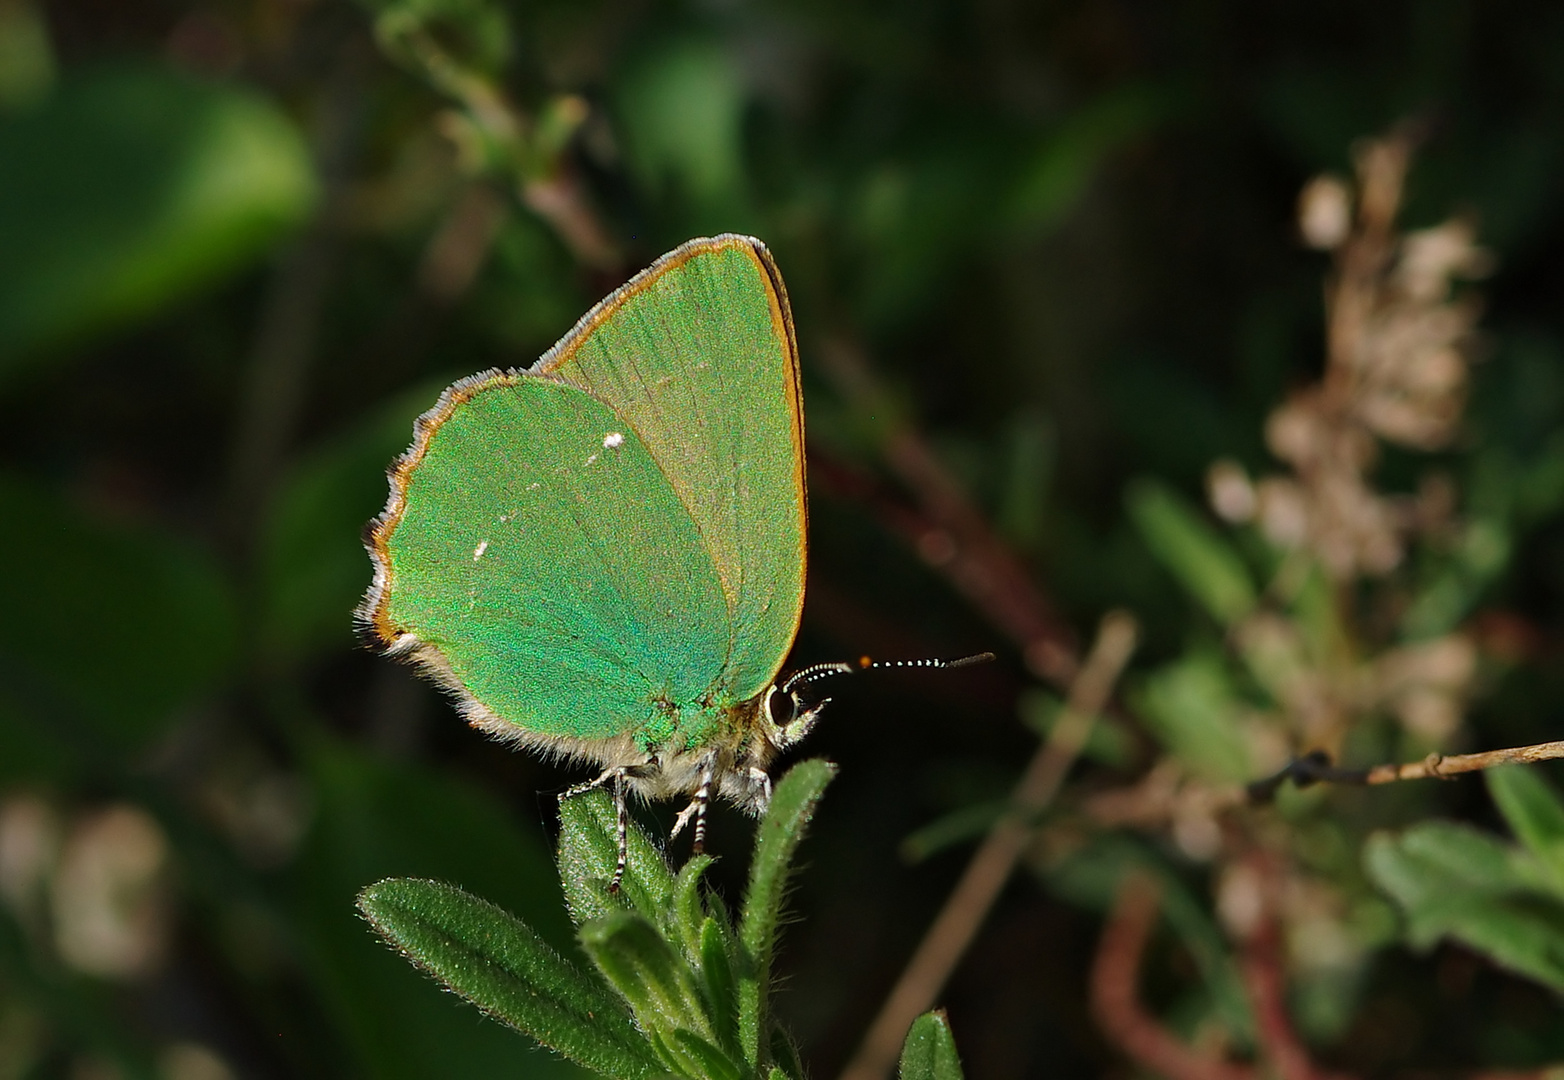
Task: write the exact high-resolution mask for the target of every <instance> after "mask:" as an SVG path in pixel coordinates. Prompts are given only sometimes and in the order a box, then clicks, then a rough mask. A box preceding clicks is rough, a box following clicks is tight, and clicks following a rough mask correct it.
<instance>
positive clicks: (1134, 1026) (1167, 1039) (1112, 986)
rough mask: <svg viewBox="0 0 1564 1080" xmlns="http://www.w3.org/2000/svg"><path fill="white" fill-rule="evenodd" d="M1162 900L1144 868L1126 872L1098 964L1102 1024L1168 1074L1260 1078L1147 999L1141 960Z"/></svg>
mask: <svg viewBox="0 0 1564 1080" xmlns="http://www.w3.org/2000/svg"><path fill="white" fill-rule="evenodd" d="M1158 900H1159V897H1158V890H1157V886H1156V884H1155V883H1154V882H1152V881H1151V880H1150V879H1149V878H1147V877H1146V876H1144V875H1142V874H1130V875H1128V876H1126V877H1125V879H1124V881H1123V883H1122V884H1121V885H1120V886H1119V895H1118V899H1117V900H1116V901H1115V903H1114V905H1113V911H1112V913H1110V914H1109V916H1108V922H1107V925H1105V926H1104V927H1103V931H1102V939H1101V941H1100V942H1099V943H1098V946H1097V958H1096V960H1095V961H1094V962H1093V964H1092V973H1091V1008H1092V1015H1093V1016H1094V1017H1095V1018H1096V1020H1097V1024H1098V1026H1099V1027H1101V1028H1102V1030H1103V1033H1104V1034H1105V1035H1107V1036H1108V1038H1109V1039H1110V1040H1112V1042H1113V1043H1114V1045H1115V1046H1117V1047H1118V1048H1119V1049H1120V1050H1122V1051H1123V1052H1124V1053H1125V1054H1126V1055H1127V1056H1128V1057H1130V1058H1131V1059H1132V1060H1133V1061H1134V1062H1135V1063H1136V1064H1138V1065H1140V1066H1141V1067H1142V1068H1144V1069H1146V1070H1147V1071H1149V1072H1153V1073H1156V1074H1157V1075H1159V1076H1162V1077H1165V1078H1166V1080H1257V1076H1258V1074H1257V1073H1256V1070H1255V1069H1254V1068H1253V1067H1251V1066H1248V1065H1239V1064H1236V1063H1234V1062H1229V1061H1223V1060H1221V1059H1220V1058H1213V1057H1210V1056H1208V1055H1205V1054H1202V1053H1200V1052H1199V1051H1197V1050H1196V1049H1194V1048H1193V1047H1191V1046H1190V1045H1188V1044H1187V1043H1185V1042H1184V1041H1183V1040H1182V1039H1180V1038H1178V1036H1176V1035H1174V1034H1173V1033H1172V1032H1171V1031H1169V1030H1168V1029H1167V1028H1165V1027H1163V1026H1162V1024H1161V1023H1160V1022H1159V1021H1158V1020H1157V1018H1156V1017H1154V1016H1152V1015H1151V1014H1150V1013H1149V1012H1147V1011H1146V1009H1145V1008H1144V1007H1143V1006H1142V1005H1141V1003H1140V993H1139V990H1138V986H1139V983H1140V961H1141V957H1142V956H1143V955H1144V954H1145V951H1146V943H1147V941H1148V940H1150V938H1151V931H1152V928H1153V927H1154V926H1155V925H1156V922H1157V912H1158V907H1159V905H1158ZM1289 1080H1290V1078H1289Z"/></svg>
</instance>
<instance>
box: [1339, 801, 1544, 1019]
mask: <svg viewBox="0 0 1564 1080" xmlns="http://www.w3.org/2000/svg"><path fill="white" fill-rule="evenodd" d="M1364 864H1365V866H1366V868H1367V869H1368V872H1369V876H1370V877H1371V878H1372V879H1373V880H1374V882H1375V883H1376V884H1377V885H1379V887H1380V888H1382V889H1383V890H1385V892H1387V893H1389V894H1390V896H1391V897H1392V898H1393V899H1394V900H1395V901H1396V903H1397V904H1398V905H1399V906H1400V907H1401V909H1402V911H1403V913H1404V914H1405V916H1406V920H1407V938H1408V940H1409V941H1410V942H1411V943H1412V944H1413V945H1415V946H1418V947H1420V948H1427V947H1429V946H1431V945H1433V944H1434V943H1435V942H1437V941H1438V940H1439V939H1440V938H1443V937H1447V936H1448V937H1453V938H1456V939H1458V940H1460V941H1462V942H1464V943H1465V944H1467V945H1469V946H1470V947H1472V948H1474V949H1477V950H1478V951H1480V952H1483V953H1486V954H1487V955H1488V956H1490V957H1492V958H1493V960H1494V961H1495V962H1496V963H1498V964H1501V965H1503V966H1504V967H1507V968H1510V969H1511V970H1514V971H1517V972H1520V973H1521V974H1523V975H1527V976H1529V977H1531V978H1533V979H1536V980H1537V981H1539V982H1542V983H1545V984H1546V985H1549V986H1552V987H1554V988H1555V989H1564V905H1561V904H1560V903H1558V902H1557V900H1555V899H1552V898H1550V897H1548V896H1546V895H1545V894H1543V893H1541V892H1539V891H1538V888H1537V887H1538V885H1539V883H1540V881H1541V877H1542V876H1541V875H1540V874H1539V873H1538V872H1537V871H1536V869H1535V864H1534V862H1533V860H1532V859H1531V858H1530V857H1529V856H1528V855H1527V854H1526V853H1524V852H1522V851H1520V850H1518V849H1514V848H1511V847H1509V846H1508V845H1505V844H1502V843H1500V842H1499V841H1498V840H1496V839H1494V838H1492V837H1489V836H1487V835H1485V834H1483V833H1480V832H1478V831H1477V830H1475V829H1471V828H1468V827H1466V826H1463V825H1454V824H1450V823H1446V822H1429V823H1426V824H1423V825H1418V826H1415V827H1414V828H1411V829H1408V830H1406V832H1404V833H1402V834H1400V835H1399V836H1398V835H1395V834H1391V833H1376V834H1375V835H1373V836H1371V837H1369V841H1368V843H1367V844H1366V845H1365V847H1364ZM1542 883H1544V884H1546V882H1542Z"/></svg>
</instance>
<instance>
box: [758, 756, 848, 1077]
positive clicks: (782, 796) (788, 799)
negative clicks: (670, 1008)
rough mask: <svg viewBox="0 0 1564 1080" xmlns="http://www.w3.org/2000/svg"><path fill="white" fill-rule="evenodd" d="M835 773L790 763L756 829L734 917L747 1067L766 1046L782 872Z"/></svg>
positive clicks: (827, 767) (823, 764)
mask: <svg viewBox="0 0 1564 1080" xmlns="http://www.w3.org/2000/svg"><path fill="white" fill-rule="evenodd" d="M835 775H836V766H835V765H832V764H831V763H830V762H827V761H821V760H819V759H812V760H810V761H801V762H799V763H798V764H797V765H795V766H793V767H792V768H791V769H789V770H788V772H787V775H786V776H784V777H782V779H781V781H780V782H779V783H778V784H777V786H776V791H775V793H774V794H773V795H772V797H771V809H770V810H769V811H768V812H767V814H766V816H765V818H763V819H762V820H761V822H760V827H759V828H758V829H757V830H756V837H755V855H754V859H753V861H752V862H751V863H750V867H749V888H748V889H747V890H746V891H745V893H744V906H743V909H742V911H741V913H740V916H739V944H740V946H741V947H742V948H743V951H744V957H745V959H746V961H747V962H746V964H745V965H744V968H743V969H742V970H741V971H740V972H739V977H738V995H739V1042H740V1045H741V1046H742V1048H743V1051H744V1059H745V1061H746V1062H748V1063H749V1065H750V1067H751V1068H757V1069H758V1068H759V1067H760V1065H761V1059H760V1058H761V1051H762V1049H763V1048H764V1047H765V1045H766V1027H767V1016H766V1005H767V1000H766V999H767V995H768V993H769V991H770V988H771V958H772V952H773V950H774V949H775V947H776V936H777V922H778V918H779V916H780V913H781V909H782V894H783V890H784V888H785V887H786V885H787V875H788V870H789V868H790V867H791V865H792V861H793V854H794V852H796V851H797V850H798V845H799V843H800V841H802V840H803V838H804V829H805V828H806V827H807V826H808V824H809V819H810V817H811V816H813V814H814V810H815V805H816V804H817V803H818V802H819V801H820V796H821V794H822V793H823V792H824V791H825V787H826V785H827V784H829V783H830V782H831V778H832V777H833V776H835Z"/></svg>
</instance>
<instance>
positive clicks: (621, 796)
mask: <svg viewBox="0 0 1564 1080" xmlns="http://www.w3.org/2000/svg"><path fill="white" fill-rule="evenodd" d="M628 773H629V770H628V769H626V768H625V767H624V766H623V765H616V766H614V767H613V768H610V769H604V770H603V772H602V774H601V775H600V776H598V778H597V779H595V780H588V781H586V782H585V783H583V784H577V785H576V786H575V787H573V788H570V789H569V790H568V791H566V792H565V793H564V794H563V795H561V796H560V798H561V799H568V798H570V797H571V796H574V795H585V794H586V793H587V792H589V791H595V790H596V789H597V788H600V787H604V786H605V785H607V784H608V783H609V782H610V781H612V782H613V785H614V836H615V839H616V840H617V841H618V849H619V855H618V858H617V860H616V861H615V863H614V877H613V880H612V881H610V882H609V883H608V891H609V892H618V891H619V886H620V883H622V882H623V881H624V879H625V865H626V864H627V863H628V862H629V861H630V810H629V808H628V807H627V806H626V805H625V788H626V786H627V785H626V784H625V777H626V775H628Z"/></svg>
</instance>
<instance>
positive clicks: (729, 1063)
mask: <svg viewBox="0 0 1564 1080" xmlns="http://www.w3.org/2000/svg"><path fill="white" fill-rule="evenodd" d="M673 1042H674V1045H675V1046H676V1047H678V1049H679V1051H680V1052H681V1053H683V1055H684V1056H685V1057H686V1058H687V1059H689V1060H690V1061H691V1062H692V1063H693V1064H695V1065H696V1067H697V1068H698V1069H699V1071H698V1072H697V1073H696V1075H697V1076H699V1077H700V1078H701V1080H743V1077H744V1075H745V1073H744V1070H743V1068H742V1067H741V1066H739V1065H737V1064H735V1063H734V1061H733V1059H732V1058H730V1057H728V1056H727V1055H726V1054H724V1053H723V1052H722V1051H721V1050H718V1049H717V1048H716V1047H715V1046H713V1045H711V1043H709V1042H707V1041H706V1040H705V1039H703V1038H701V1037H700V1036H699V1035H696V1034H694V1033H693V1032H689V1031H682V1030H681V1031H675V1032H674V1033H673Z"/></svg>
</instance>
